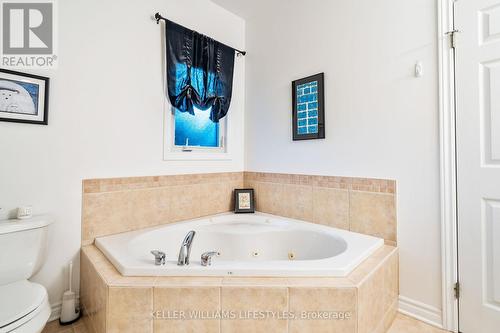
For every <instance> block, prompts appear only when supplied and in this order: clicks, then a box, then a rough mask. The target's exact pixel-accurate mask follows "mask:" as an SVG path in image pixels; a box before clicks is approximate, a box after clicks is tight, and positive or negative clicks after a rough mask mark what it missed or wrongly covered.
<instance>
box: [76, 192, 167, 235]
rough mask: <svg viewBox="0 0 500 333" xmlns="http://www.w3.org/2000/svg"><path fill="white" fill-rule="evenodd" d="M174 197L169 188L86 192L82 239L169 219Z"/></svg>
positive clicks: (156, 223) (146, 225)
mask: <svg viewBox="0 0 500 333" xmlns="http://www.w3.org/2000/svg"><path fill="white" fill-rule="evenodd" d="M170 196H171V194H170V192H169V189H168V188H154V189H143V190H132V191H122V192H107V193H93V194H86V195H84V198H83V208H82V209H83V211H82V214H83V219H82V240H83V241H89V240H93V239H94V238H95V237H98V236H103V235H110V234H114V233H118V232H124V231H129V230H136V229H141V228H145V227H150V226H153V225H158V224H161V223H165V222H168V221H169V212H170V208H171V207H170V205H169V201H170V200H169V198H170Z"/></svg>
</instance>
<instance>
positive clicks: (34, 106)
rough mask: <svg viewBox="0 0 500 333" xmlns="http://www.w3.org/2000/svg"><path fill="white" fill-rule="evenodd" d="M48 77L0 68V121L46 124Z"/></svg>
mask: <svg viewBox="0 0 500 333" xmlns="http://www.w3.org/2000/svg"><path fill="white" fill-rule="evenodd" d="M48 105H49V78H48V77H44V76H38V75H32V74H26V73H21V72H15V71H11V70H7V69H0V121H10V122H16V123H30V124H39V125H47V124H48V113H49V108H48Z"/></svg>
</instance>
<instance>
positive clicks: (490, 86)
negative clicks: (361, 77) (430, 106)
mask: <svg viewBox="0 0 500 333" xmlns="http://www.w3.org/2000/svg"><path fill="white" fill-rule="evenodd" d="M455 26H456V28H457V29H458V30H460V33H458V34H457V39H456V41H457V43H456V88H457V118H456V121H457V177H458V179H457V188H458V193H457V195H458V229H459V231H458V247H459V250H458V251H459V254H458V257H459V259H458V260H459V280H460V283H461V288H460V289H461V295H460V299H459V306H460V316H459V322H460V331H461V332H464V333H498V332H500V0H458V1H457V2H456V4H455Z"/></svg>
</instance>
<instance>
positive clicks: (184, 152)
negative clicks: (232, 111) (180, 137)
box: [163, 101, 232, 161]
mask: <svg viewBox="0 0 500 333" xmlns="http://www.w3.org/2000/svg"><path fill="white" fill-rule="evenodd" d="M165 104H166V105H165V112H164V114H165V117H164V131H163V133H164V134H163V135H164V140H163V141H164V147H163V159H164V160H165V161H183V160H198V161H209V160H219V161H220V160H231V159H232V155H231V154H230V150H229V148H230V145H229V144H230V142H231V137H232V135H231V132H230V129H231V121H230V116H229V113H228V114H227V115H226V116H225V117H224V118H222V119H221V120H220V121H219V140H221V141H222V144H221V146H220V147H200V146H183V147H180V146H176V145H175V140H174V136H175V110H174V109H173V108H172V106H171V105H170V104H169V103H168V102H167V101H166V103H165ZM207 112H208V111H207Z"/></svg>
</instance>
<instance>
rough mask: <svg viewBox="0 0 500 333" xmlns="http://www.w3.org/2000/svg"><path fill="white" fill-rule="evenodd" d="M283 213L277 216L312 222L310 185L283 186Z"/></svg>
mask: <svg viewBox="0 0 500 333" xmlns="http://www.w3.org/2000/svg"><path fill="white" fill-rule="evenodd" d="M283 190H284V197H283V198H282V200H283V201H282V205H283V213H282V214H279V215H283V216H287V217H291V218H294V219H299V220H304V221H312V219H313V213H312V210H313V195H312V186H310V185H288V184H287V185H283Z"/></svg>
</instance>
